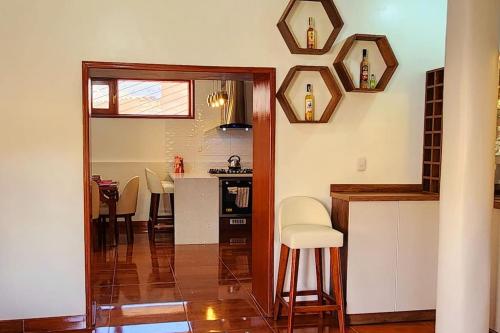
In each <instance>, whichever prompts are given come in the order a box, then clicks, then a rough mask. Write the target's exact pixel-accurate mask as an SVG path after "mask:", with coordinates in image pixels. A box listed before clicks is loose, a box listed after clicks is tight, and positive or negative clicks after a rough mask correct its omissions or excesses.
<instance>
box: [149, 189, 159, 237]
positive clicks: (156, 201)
mask: <svg viewBox="0 0 500 333" xmlns="http://www.w3.org/2000/svg"><path fill="white" fill-rule="evenodd" d="M151 199H154V200H153V215H152V217H151V223H152V228H151V238H152V239H153V241H154V240H155V229H156V228H155V225H156V224H158V210H159V209H160V195H159V194H158V193H154V194H153V195H152V197H151Z"/></svg>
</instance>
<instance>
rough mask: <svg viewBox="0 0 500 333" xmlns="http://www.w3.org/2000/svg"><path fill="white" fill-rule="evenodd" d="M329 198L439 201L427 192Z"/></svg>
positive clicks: (336, 194) (338, 194)
mask: <svg viewBox="0 0 500 333" xmlns="http://www.w3.org/2000/svg"><path fill="white" fill-rule="evenodd" d="M330 196H331V197H332V198H335V199H340V200H345V201H438V200H439V194H436V193H427V192H331V193H330ZM499 199H500V198H499ZM499 205H500V201H499Z"/></svg>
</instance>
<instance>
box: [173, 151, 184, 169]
mask: <svg viewBox="0 0 500 333" xmlns="http://www.w3.org/2000/svg"><path fill="white" fill-rule="evenodd" d="M174 172H175V173H184V159H183V158H182V157H180V156H178V155H177V156H175V160H174Z"/></svg>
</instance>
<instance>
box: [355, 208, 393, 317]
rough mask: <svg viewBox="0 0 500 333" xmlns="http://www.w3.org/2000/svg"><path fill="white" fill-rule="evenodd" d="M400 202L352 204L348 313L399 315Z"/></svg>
mask: <svg viewBox="0 0 500 333" xmlns="http://www.w3.org/2000/svg"><path fill="white" fill-rule="evenodd" d="M397 229H398V203H397V202H388V201H387V202H380V201H378V202H375V201H372V202H350V205H349V236H348V242H349V245H348V246H349V252H348V259H347V261H348V263H347V295H346V299H347V313H348V314H354V313H374V312H392V311H395V303H396V262H397V258H396V254H397Z"/></svg>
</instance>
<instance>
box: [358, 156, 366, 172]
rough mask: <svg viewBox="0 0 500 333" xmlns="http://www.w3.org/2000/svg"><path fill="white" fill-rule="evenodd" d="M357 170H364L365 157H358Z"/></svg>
mask: <svg viewBox="0 0 500 333" xmlns="http://www.w3.org/2000/svg"><path fill="white" fill-rule="evenodd" d="M357 169H358V171H366V157H360V158H358V167H357Z"/></svg>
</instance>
